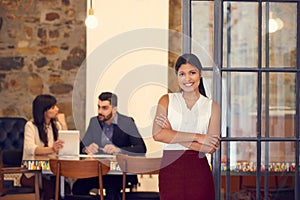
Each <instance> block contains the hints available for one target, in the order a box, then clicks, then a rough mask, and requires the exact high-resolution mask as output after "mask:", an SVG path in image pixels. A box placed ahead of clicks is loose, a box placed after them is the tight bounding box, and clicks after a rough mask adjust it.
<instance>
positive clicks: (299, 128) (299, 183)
mask: <svg viewBox="0 0 300 200" xmlns="http://www.w3.org/2000/svg"><path fill="white" fill-rule="evenodd" d="M299 22H300V3H299V2H298V3H297V23H296V24H297V47H296V55H299V49H300V25H299ZM296 68H297V70H298V71H297V73H296V119H295V120H296V123H295V124H296V134H295V136H296V139H297V141H296V144H295V148H296V151H295V152H296V155H295V163H296V173H295V199H299V198H300V194H299V190H300V180H299V179H300V178H299V156H300V155H299V148H300V146H299V137H300V135H299V132H300V125H299V121H300V86H299V85H300V71H299V70H300V60H299V57H298V56H296Z"/></svg>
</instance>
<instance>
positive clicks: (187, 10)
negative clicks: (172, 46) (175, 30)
mask: <svg viewBox="0 0 300 200" xmlns="http://www.w3.org/2000/svg"><path fill="white" fill-rule="evenodd" d="M191 1H192V0H188V1H186V0H182V2H181V5H182V19H183V20H182V38H181V39H182V43H181V44H182V53H191V49H192V48H191V34H192V33H191V29H192V28H191V27H192V23H191V22H192V20H191V18H192V14H191V12H192V9H191V4H192V3H191Z"/></svg>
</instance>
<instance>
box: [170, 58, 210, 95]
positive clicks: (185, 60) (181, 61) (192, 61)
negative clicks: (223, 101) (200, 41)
mask: <svg viewBox="0 0 300 200" xmlns="http://www.w3.org/2000/svg"><path fill="white" fill-rule="evenodd" d="M187 63H190V64H191V65H193V66H194V67H196V68H197V69H198V70H199V72H201V71H202V65H201V62H200V60H199V59H198V57H197V56H195V55H194V54H191V53H187V54H183V55H181V56H179V57H178V58H177V61H176V64H175V71H176V74H177V73H178V69H179V68H180V67H181V65H182V64H187ZM198 89H199V92H200V94H202V95H203V96H205V97H207V96H206V92H205V89H204V84H203V79H202V77H201V78H200V84H199V86H198Z"/></svg>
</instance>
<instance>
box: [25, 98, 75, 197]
mask: <svg viewBox="0 0 300 200" xmlns="http://www.w3.org/2000/svg"><path fill="white" fill-rule="evenodd" d="M56 102H57V101H56V99H55V97H53V96H52V95H48V94H42V95H38V96H37V97H36V98H35V99H34V101H33V103H32V114H33V119H32V120H30V121H28V122H27V123H26V125H25V130H24V150H23V159H24V157H26V156H28V155H49V154H53V153H58V152H59V150H60V149H62V148H63V141H61V140H59V139H58V130H66V129H67V128H68V127H67V124H66V120H65V116H64V114H61V113H59V112H58V111H59V108H58V107H57V105H56ZM20 182H21V185H22V186H29V187H34V185H35V184H34V174H23V175H22V177H21V180H20ZM65 186H66V188H65V191H66V193H68V192H70V186H69V185H68V184H65ZM42 188H43V194H42V195H43V199H44V200H48V199H54V194H55V177H54V176H49V175H48V176H46V175H43V177H42Z"/></svg>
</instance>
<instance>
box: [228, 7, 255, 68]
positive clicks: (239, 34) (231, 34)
mask: <svg viewBox="0 0 300 200" xmlns="http://www.w3.org/2000/svg"><path fill="white" fill-rule="evenodd" d="M257 8H258V4H257V3H245V2H227V3H224V27H223V28H224V29H223V45H224V48H223V58H224V60H223V65H224V67H228V68H229V67H257V60H258V46H257V44H258V42H257V41H258V37H257V30H258V20H257V19H258V14H257V13H258V12H257Z"/></svg>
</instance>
